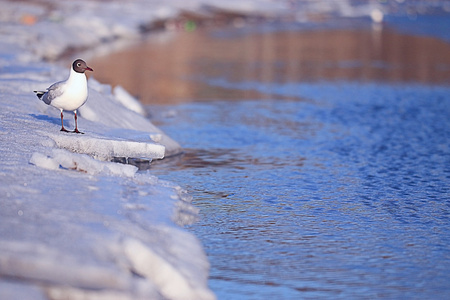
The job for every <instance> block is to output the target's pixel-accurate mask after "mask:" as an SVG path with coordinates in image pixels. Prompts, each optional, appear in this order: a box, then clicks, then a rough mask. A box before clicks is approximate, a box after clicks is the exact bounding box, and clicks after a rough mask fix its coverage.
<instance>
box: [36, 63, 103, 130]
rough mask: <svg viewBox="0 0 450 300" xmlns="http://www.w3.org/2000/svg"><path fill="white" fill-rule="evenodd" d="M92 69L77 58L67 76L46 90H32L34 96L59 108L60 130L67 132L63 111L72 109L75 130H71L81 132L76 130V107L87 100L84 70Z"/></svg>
mask: <svg viewBox="0 0 450 300" xmlns="http://www.w3.org/2000/svg"><path fill="white" fill-rule="evenodd" d="M86 71H94V70H92V69H91V68H90V67H88V65H87V64H86V62H85V61H84V60H82V59H77V60H75V61H74V62H73V63H72V68H71V69H70V74H69V78H67V79H66V80H64V81H59V82H56V83H54V84H52V85H51V86H50V87H49V88H47V90H46V91H34V92H35V93H36V96H37V97H38V98H39V99H41V100H42V101H44V102H45V104H47V105H51V106H53V107H56V108H59V110H61V131H64V132H69V131H68V130H67V129H65V128H64V123H63V111H64V110H68V111H73V112H74V113H75V130H74V131H72V132H75V133H83V132H81V131H79V130H78V125H77V109H78V108H80V107H81V106H82V105H83V104H84V103H85V102H86V100H87V96H88V88H87V80H86V75H85V74H84V72H86Z"/></svg>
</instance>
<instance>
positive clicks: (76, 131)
mask: <svg viewBox="0 0 450 300" xmlns="http://www.w3.org/2000/svg"><path fill="white" fill-rule="evenodd" d="M72 133H80V134H84V132H81V131H79V130H78V129H77V128H75V130H74V131H72Z"/></svg>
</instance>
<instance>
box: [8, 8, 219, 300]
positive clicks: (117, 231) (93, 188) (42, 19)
mask: <svg viewBox="0 0 450 300" xmlns="http://www.w3.org/2000/svg"><path fill="white" fill-rule="evenodd" d="M52 3H53V4H54V6H53V8H52V9H51V10H49V7H47V6H40V5H39V4H35V3H33V4H32V3H28V2H4V3H3V4H2V11H1V12H0V22H2V30H1V32H0V37H1V39H0V70H1V72H0V140H1V142H0V153H1V154H2V158H3V159H2V160H0V206H1V209H0V220H1V221H0V299H97V300H98V299H214V298H215V296H214V294H213V293H212V292H211V291H210V290H209V288H208V285H207V277H208V269H209V263H208V260H207V257H206V255H205V253H204V251H203V249H202V246H201V244H200V242H199V241H198V240H197V238H196V237H194V236H193V235H192V234H190V233H188V232H186V231H185V230H184V229H183V228H182V227H180V226H182V225H184V224H190V223H192V222H194V221H195V220H196V219H197V217H198V209H197V208H195V207H193V206H192V205H191V204H190V201H191V198H190V197H189V196H188V195H186V194H185V192H184V191H183V190H182V189H181V188H180V187H179V186H178V185H176V184H174V183H170V182H165V181H160V180H159V179H158V178H156V177H155V176H153V175H152V174H151V171H147V172H143V171H141V172H138V170H137V168H136V167H135V166H132V165H126V164H120V163H115V162H112V161H113V159H114V158H125V159H126V158H142V159H145V160H147V161H151V160H154V159H160V158H162V157H164V156H167V155H174V154H177V153H179V152H180V151H181V147H180V146H179V145H178V143H176V142H175V141H173V140H172V139H170V138H169V137H168V136H167V135H165V134H164V133H163V132H162V131H161V130H159V129H158V128H157V127H155V126H154V125H153V124H152V123H151V122H150V121H149V120H148V119H146V118H145V116H144V111H143V109H142V106H140V105H139V103H138V102H137V101H136V99H134V98H133V97H132V96H130V95H129V94H128V92H127V91H125V90H123V89H122V88H121V87H115V88H114V89H112V88H111V87H110V86H108V85H102V84H100V83H99V82H97V81H96V80H95V79H94V78H91V79H90V80H89V93H90V95H89V98H88V101H87V103H86V105H85V106H84V107H83V108H82V109H80V111H79V119H78V126H79V128H80V130H82V131H83V132H85V134H74V133H64V132H60V131H59V129H60V126H61V124H60V116H59V114H60V112H59V110H57V109H55V108H53V107H50V106H48V105H45V104H44V103H42V102H41V101H39V100H38V99H37V97H36V96H35V95H34V94H33V92H32V91H33V90H38V89H45V88H47V87H48V86H49V85H50V84H52V83H54V82H56V81H58V80H63V79H64V78H66V76H67V74H68V68H69V66H70V63H71V60H72V59H71V58H70V59H68V60H67V63H65V64H64V65H63V66H60V65H55V64H50V63H48V62H44V61H43V60H42V59H43V58H47V59H49V58H55V57H58V56H60V55H61V54H62V53H64V52H65V51H66V50H67V49H69V48H70V47H72V48H83V47H87V46H89V47H95V46H96V44H97V43H98V44H100V43H101V42H102V41H104V40H105V39H106V40H107V39H111V38H119V37H125V36H127V37H130V36H133V35H134V36H137V35H138V34H139V32H138V26H137V25H136V24H137V22H139V21H137V20H138V19H139V20H141V21H148V20H149V19H152V18H154V17H156V16H159V17H161V16H165V15H166V16H168V15H170V14H172V13H173V12H174V10H173V9H172V8H171V6H170V5H165V4H161V3H160V4H159V5H158V7H159V8H158V9H156V10H155V11H154V13H152V14H148V11H147V12H142V9H141V8H140V7H139V5H138V4H135V5H131V6H124V5H123V4H122V3H118V2H111V3H109V4H105V5H104V6H103V4H101V5H102V8H103V7H104V8H105V10H102V9H99V10H95V9H94V10H93V8H98V5H100V2H91V1H86V2H61V1H54V2H52ZM81 3H82V4H83V5H86V6H81ZM140 4H142V3H140ZM124 7H126V8H125V9H124ZM164 8H167V9H164ZM73 9H78V10H79V12H80V14H73V13H71V10H73ZM124 10H127V11H131V12H132V14H134V15H127V14H123V11H124ZM93 11H97V12H98V13H94V12H93ZM84 13H86V16H85V17H83V18H78V17H75V16H76V15H78V16H79V15H83V14H84ZM146 14H147V17H148V18H147V17H146V16H145V15H146ZM115 15H117V16H120V18H117V19H116V18H115V17H114V16H115ZM135 16H139V17H138V18H137V19H134V17H135ZM25 21H26V23H25ZM83 22H84V23H83ZM76 42H79V44H76ZM94 75H95V74H94ZM64 122H65V126H66V127H67V128H68V129H72V128H74V119H73V113H71V112H65V113H64ZM138 258H139V259H140V261H138ZM141 262H142V263H141ZM160 275H161V276H160Z"/></svg>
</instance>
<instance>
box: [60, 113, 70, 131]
mask: <svg viewBox="0 0 450 300" xmlns="http://www.w3.org/2000/svg"><path fill="white" fill-rule="evenodd" d="M63 119H64V117H63V111H62V109H61V131H64V132H69V131H68V130H67V129H65V128H64V121H63Z"/></svg>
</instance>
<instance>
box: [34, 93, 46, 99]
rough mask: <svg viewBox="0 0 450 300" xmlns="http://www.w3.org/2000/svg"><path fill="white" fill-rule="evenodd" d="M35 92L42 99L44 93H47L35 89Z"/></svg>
mask: <svg viewBox="0 0 450 300" xmlns="http://www.w3.org/2000/svg"><path fill="white" fill-rule="evenodd" d="M33 92H35V93H36V96H37V97H38V98H39V99H41V98H42V96H44V94H45V92H42V91H33Z"/></svg>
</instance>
